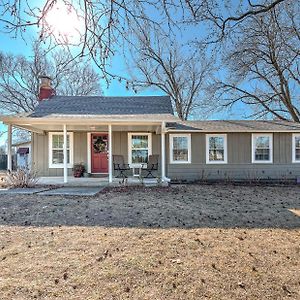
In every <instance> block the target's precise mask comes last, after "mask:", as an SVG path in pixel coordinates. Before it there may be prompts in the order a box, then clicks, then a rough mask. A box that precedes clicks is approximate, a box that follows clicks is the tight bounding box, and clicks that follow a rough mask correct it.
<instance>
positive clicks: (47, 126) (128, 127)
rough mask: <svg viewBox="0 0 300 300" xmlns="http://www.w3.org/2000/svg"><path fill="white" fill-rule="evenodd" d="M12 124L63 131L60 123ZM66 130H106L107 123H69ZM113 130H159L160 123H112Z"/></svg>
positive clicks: (26, 127) (23, 127)
mask: <svg viewBox="0 0 300 300" xmlns="http://www.w3.org/2000/svg"><path fill="white" fill-rule="evenodd" d="M13 126H15V127H18V128H22V129H26V130H29V131H32V132H36V133H40V134H43V133H44V132H47V131H63V126H62V125H61V124H33V125H30V124H13ZM67 130H68V131H77V132H78V131H82V132H107V131H108V125H84V124H83V125H82V124H70V125H67ZM112 130H113V131H135V132H138V131H141V132H160V130H161V125H154V124H150V125H147V124H146V125H142V124H136V125H132V124H122V125H112Z"/></svg>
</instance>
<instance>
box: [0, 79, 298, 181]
mask: <svg viewBox="0 0 300 300" xmlns="http://www.w3.org/2000/svg"><path fill="white" fill-rule="evenodd" d="M53 94H54V93H53V90H52V89H51V86H50V80H49V79H48V78H46V79H44V83H43V85H42V87H41V95H40V104H39V105H38V106H37V107H36V109H35V111H34V112H32V113H28V114H27V115H17V116H2V117H1V120H2V121H3V122H4V123H5V124H8V125H9V132H11V126H17V127H19V128H23V129H27V130H29V131H31V132H32V133H33V134H32V162H33V164H34V166H35V168H36V169H37V170H38V172H39V175H40V176H62V175H64V181H65V182H66V181H67V180H68V178H67V176H68V175H71V174H72V166H73V165H74V163H81V162H82V163H84V164H85V166H86V168H87V170H88V172H89V173H101V174H107V176H108V179H109V181H110V182H111V181H112V178H113V162H112V155H114V154H118V155H123V156H124V158H125V161H126V162H128V164H130V166H131V167H136V168H138V167H139V166H140V164H141V163H143V162H147V159H148V156H149V155H150V154H158V155H159V157H160V170H159V172H160V176H161V178H162V180H166V181H167V180H169V179H173V180H199V179H232V180H240V179H241V180H243V179H248V180H249V179H259V178H269V179H296V178H297V177H299V176H300V124H298V123H293V122H283V121H247V120H241V121H185V122H183V121H181V120H179V119H178V118H177V117H176V116H175V115H174V113H173V109H172V105H171V100H170V98H169V97H165V96H163V97H161V96H155V97H154V96H149V97H100V96H99V97H98V96H97V97H86V96H83V97H79V96H77V97H72V96H69V97H67V96H52V95H53ZM9 140H10V139H9ZM64 141H66V143H65V142H64ZM64 154H66V155H64ZM64 157H66V159H64ZM8 167H10V166H8Z"/></svg>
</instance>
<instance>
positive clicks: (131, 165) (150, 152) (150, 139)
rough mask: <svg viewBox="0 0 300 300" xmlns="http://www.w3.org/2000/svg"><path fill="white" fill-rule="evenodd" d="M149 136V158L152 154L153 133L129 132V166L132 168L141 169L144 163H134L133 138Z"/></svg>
mask: <svg viewBox="0 0 300 300" xmlns="http://www.w3.org/2000/svg"><path fill="white" fill-rule="evenodd" d="M134 135H147V136H148V157H149V155H151V154H152V134H151V132H128V164H129V165H130V167H137V168H138V167H140V166H141V165H142V163H134V164H133V163H132V155H131V154H132V136H134Z"/></svg>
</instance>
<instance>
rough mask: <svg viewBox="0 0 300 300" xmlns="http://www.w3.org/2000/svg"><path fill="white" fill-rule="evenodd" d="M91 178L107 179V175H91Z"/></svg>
mask: <svg viewBox="0 0 300 300" xmlns="http://www.w3.org/2000/svg"><path fill="white" fill-rule="evenodd" d="M89 177H90V178H107V177H108V175H107V174H90V176H89Z"/></svg>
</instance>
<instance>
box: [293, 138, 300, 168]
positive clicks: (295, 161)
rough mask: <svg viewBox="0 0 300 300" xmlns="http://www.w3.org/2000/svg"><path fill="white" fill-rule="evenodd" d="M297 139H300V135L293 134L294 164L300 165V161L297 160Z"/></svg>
mask: <svg viewBox="0 0 300 300" xmlns="http://www.w3.org/2000/svg"><path fill="white" fill-rule="evenodd" d="M296 137H299V138H300V133H293V135H292V139H293V140H292V162H293V163H295V164H299V163H300V159H298V160H297V159H296V143H295V139H296Z"/></svg>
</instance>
